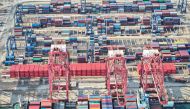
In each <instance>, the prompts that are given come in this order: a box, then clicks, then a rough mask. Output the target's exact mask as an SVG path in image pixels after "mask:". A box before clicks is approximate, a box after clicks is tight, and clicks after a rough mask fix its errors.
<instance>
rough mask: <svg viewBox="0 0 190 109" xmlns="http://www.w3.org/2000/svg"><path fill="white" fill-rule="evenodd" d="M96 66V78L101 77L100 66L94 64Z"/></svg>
mask: <svg viewBox="0 0 190 109" xmlns="http://www.w3.org/2000/svg"><path fill="white" fill-rule="evenodd" d="M95 66H96V76H101V67H100V66H101V64H99V63H95Z"/></svg>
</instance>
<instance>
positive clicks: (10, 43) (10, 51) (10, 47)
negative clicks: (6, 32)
mask: <svg viewBox="0 0 190 109" xmlns="http://www.w3.org/2000/svg"><path fill="white" fill-rule="evenodd" d="M16 48H17V47H16V40H15V37H14V36H9V37H8V39H7V42H6V50H7V51H6V52H7V55H6V60H5V62H4V64H5V65H7V66H9V65H13V64H15V63H14V59H15V55H14V51H15V50H16Z"/></svg>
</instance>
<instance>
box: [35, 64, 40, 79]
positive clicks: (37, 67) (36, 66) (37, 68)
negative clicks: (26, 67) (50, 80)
mask: <svg viewBox="0 0 190 109" xmlns="http://www.w3.org/2000/svg"><path fill="white" fill-rule="evenodd" d="M34 77H39V66H38V65H34Z"/></svg>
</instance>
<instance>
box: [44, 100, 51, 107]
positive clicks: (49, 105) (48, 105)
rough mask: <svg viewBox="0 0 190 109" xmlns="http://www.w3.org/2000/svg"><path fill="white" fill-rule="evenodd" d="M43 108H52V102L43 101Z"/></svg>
mask: <svg viewBox="0 0 190 109" xmlns="http://www.w3.org/2000/svg"><path fill="white" fill-rule="evenodd" d="M41 107H48V108H49V107H52V103H51V101H50V100H42V101H41Z"/></svg>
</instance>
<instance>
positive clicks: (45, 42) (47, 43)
mask: <svg viewBox="0 0 190 109" xmlns="http://www.w3.org/2000/svg"><path fill="white" fill-rule="evenodd" d="M52 43H53V40H52V38H49V37H44V40H43V45H44V47H50V46H51V44H52Z"/></svg>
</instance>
